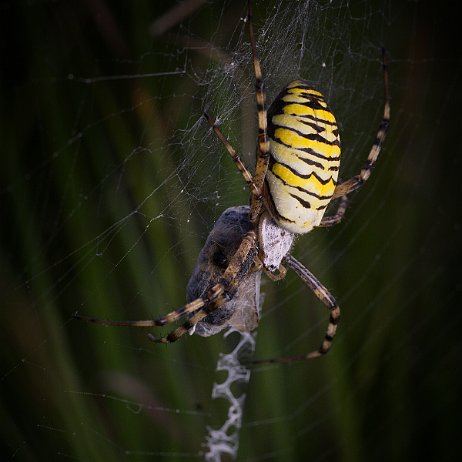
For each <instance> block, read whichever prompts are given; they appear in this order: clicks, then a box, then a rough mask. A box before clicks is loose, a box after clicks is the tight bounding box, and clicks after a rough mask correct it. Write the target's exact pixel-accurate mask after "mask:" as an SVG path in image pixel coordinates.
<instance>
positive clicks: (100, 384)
mask: <svg viewBox="0 0 462 462" xmlns="http://www.w3.org/2000/svg"><path fill="white" fill-rule="evenodd" d="M242 3H243V2H242ZM321 5H323V4H321ZM454 5H457V6H452V5H451V6H450V4H449V3H447V4H446V3H445V4H443V3H441V2H440V3H436V2H418V1H415V2H398V1H392V2H366V3H364V2H360V1H353V2H351V3H350V6H349V7H347V5H341V7H340V8H339V9H336V8H334V7H333V6H331V5H330V3H329V2H326V4H325V5H324V6H325V8H320V9H319V10H318V11H319V14H321V12H322V15H324V16H322V17H323V18H328V19H329V20H330V21H331V22H327V21H326V23H325V26H326V27H328V26H329V27H335V26H337V27H340V26H341V24H343V21H344V20H345V17H346V18H347V22H348V27H349V28H350V34H351V35H350V36H349V40H350V41H351V43H346V42H342V43H338V44H336V46H337V47H338V49H339V50H345V49H348V47H349V45H352V46H354V44H355V43H357V42H363V41H364V42H368V41H370V43H371V44H373V45H374V46H375V47H377V49H378V47H379V46H380V45H381V44H380V43H378V42H379V40H383V42H384V43H383V44H384V45H385V46H386V48H387V50H388V53H389V62H390V91H391V95H392V125H391V129H390V133H389V136H388V138H387V140H386V144H385V150H384V152H383V154H382V157H381V158H380V160H379V165H378V167H377V169H376V171H375V172H374V176H373V177H372V178H371V180H370V182H369V183H370V184H368V185H366V186H365V188H364V191H361V192H358V193H357V195H356V196H355V198H354V199H353V204H352V211H351V212H350V213H349V215H348V217H347V220H346V223H345V224H344V225H342V228H341V229H340V228H339V230H338V231H337V230H334V229H332V230H328V231H323V232H316V233H313V237H311V236H310V237H304V238H302V239H300V241H299V243H298V244H297V246H296V248H295V250H294V253H295V255H297V257H299V258H300V259H301V260H303V261H304V262H305V263H306V264H307V265H309V267H310V268H311V269H312V270H313V272H315V274H317V275H318V276H319V277H320V278H321V279H322V280H323V281H324V282H325V283H326V284H327V285H328V287H330V288H331V289H332V291H333V292H334V293H335V295H336V297H337V299H338V300H339V303H340V305H341V306H342V308H343V315H342V323H341V326H340V330H339V335H338V338H337V341H336V343H335V345H334V349H333V351H332V352H331V353H330V354H329V356H328V357H326V358H323V359H320V360H317V361H313V362H311V363H302V364H297V365H292V366H274V367H262V368H260V369H258V370H256V371H254V373H253V375H252V379H251V383H250V385H249V388H248V390H247V399H246V406H245V409H244V426H243V429H242V431H241V445H240V452H239V457H238V459H239V460H281V461H286V460H336V461H339V460H341V461H362V460H397V461H399V460H403V461H404V460H406V461H409V460H422V459H425V460H438V461H442V460H453V459H454V458H455V457H456V456H457V455H458V452H457V449H458V437H459V433H460V428H461V427H460V426H461V418H460V416H461V411H462V409H461V406H460V404H461V400H460V385H461V383H460V380H459V375H460V374H459V369H460V356H461V337H460V325H461V315H460V308H461V305H460V291H461V289H462V285H461V280H460V272H459V266H460V261H459V247H460V240H461V220H460V205H459V202H458V201H459V197H460V179H459V169H460V166H461V165H460V164H461V162H460V133H461V130H462V124H461V115H460V108H461V105H462V101H461V92H460V86H461V84H460V83H461V76H462V73H461V70H462V69H461V49H460V48H461V47H460V42H461V40H460V32H459V30H458V28H459V27H460V25H458V24H457V23H455V20H456V18H460V14H461V11H460V6H458V4H456V3H454ZM170 7H171V5H170V2H149V1H141V0H140V1H137V2H133V3H132V2H120V1H112V2H109V1H104V0H100V1H97V2H92V1H80V2H78V1H55V2H45V1H35V2H34V1H33V2H13V1H10V2H2V3H1V7H0V8H1V9H0V47H1V59H0V63H1V94H0V111H1V115H0V117H1V123H0V130H1V131H0V140H1V148H0V149H1V153H2V155H1V159H2V165H3V166H2V168H1V173H0V175H1V191H0V200H1V204H0V207H1V208H0V210H1V214H2V216H1V230H0V232H1V250H0V272H1V274H0V287H1V300H2V301H1V305H2V310H1V316H2V319H1V327H2V335H1V338H2V349H1V360H2V362H1V370H0V385H1V389H2V401H1V405H0V421H1V424H0V426H1V434H2V460H21V461H23V460H25V461H26V460H27V461H29V460H30V461H33V460H61V459H69V458H70V459H76V460H82V461H90V460H94V461H100V460H164V459H165V460H177V459H178V460H180V459H181V460H184V458H191V459H195V458H196V455H197V454H198V452H199V451H200V450H201V443H202V442H203V441H204V435H205V428H206V425H209V424H214V419H215V418H216V415H218V414H220V406H219V403H217V402H215V401H213V400H212V399H211V397H210V395H211V387H212V384H213V382H214V381H216V380H221V379H223V376H220V375H217V373H216V372H215V362H216V359H217V356H218V353H219V352H220V351H223V350H224V349H226V346H224V344H223V340H222V338H221V337H220V338H218V337H217V338H213V339H206V340H204V339H201V338H195V337H188V338H185V339H182V341H181V342H179V343H177V344H175V345H172V346H168V347H159V346H157V345H153V344H150V343H149V342H148V341H147V339H146V336H145V335H146V331H145V330H142V331H137V330H130V329H119V328H103V327H100V326H91V325H85V324H81V323H78V322H76V321H73V320H72V313H73V312H75V311H76V310H79V311H81V312H85V313H88V314H93V315H95V316H99V317H107V318H112V319H121V318H128V319H143V318H149V317H155V316H158V315H159V314H161V313H164V312H166V311H168V310H169V309H172V308H174V307H177V306H181V304H182V303H183V302H184V292H185V287H186V283H187V280H188V276H189V274H190V273H191V271H192V268H193V266H194V262H195V258H196V256H197V253H198V251H199V249H200V246H201V244H202V243H203V241H204V240H205V237H206V235H207V230H208V229H210V227H211V226H212V224H213V221H214V220H215V219H216V217H217V216H218V215H219V213H221V211H222V210H223V209H224V208H226V207H227V206H229V205H232V204H239V203H243V202H245V200H246V198H247V193H246V192H244V191H243V189H242V183H240V181H241V180H240V178H239V177H238V176H237V175H234V170H233V167H232V166H231V165H229V164H230V162H229V160H228V159H227V158H226V156H224V155H223V153H221V152H220V149H221V150H222V148H221V147H220V146H219V145H217V144H216V143H214V142H212V141H210V140H212V138H207V140H208V141H207V143H209V145H210V149H209V150H208V152H202V153H199V151H200V149H198V148H197V149H196V151H195V154H194V155H193V156H190V157H187V158H186V157H185V156H187V152H186V151H187V149H185V148H191V146H193V144H192V143H191V137H190V136H189V138H188V141H186V140H185V141H183V139H182V136H183V134H184V133H183V132H181V131H180V133H178V132H177V131H176V130H182V129H185V128H187V127H191V126H192V125H194V123H195V122H196V121H197V120H199V119H200V111H201V110H202V104H203V102H202V97H201V96H200V95H201V94H203V93H204V89H201V80H200V78H196V74H195V72H197V75H205V76H207V75H208V74H207V69H208V68H211V66H212V64H211V63H212V62H214V59H215V58H213V56H212V55H213V50H212V45H211V44H213V45H214V46H215V47H217V49H219V48H220V47H223V48H225V49H226V51H227V52H232V47H233V41H232V40H231V39H230V38H229V37H231V36H232V37H234V38H236V41H237V42H239V40H238V38H239V33H241V32H242V33H243V34H245V29H243V28H242V24H240V21H239V18H240V17H241V16H242V15H243V14H245V7H244V6H243V4H241V2H232V3H223V4H222V3H221V2H211V3H207V4H204V5H202V6H199V7H198V8H197V9H196V10H195V11H193V12H191V13H185V17H184V19H183V20H182V21H180V23H179V24H175V25H173V26H172V27H171V28H170V29H169V30H168V31H165V32H162V31H161V32H160V34H159V35H158V36H156V37H154V38H153V35H152V34H151V33H150V27H152V24H153V22H154V21H155V20H156V18H159V17H161V15H162V14H163V13H165V12H166V11H168V10H169V9H170ZM291 8H292V2H283V7H282V10H284V11H286V12H287V11H289V12H290V9H291ZM342 8H343V9H346V10H347V11H348V14H347V15H346V16H345V17H344V16H340V15H339V11H342ZM272 11H273V10H272V8H271V5H270V4H269V3H268V2H265V4H264V5H263V4H262V3H260V2H257V4H256V6H255V16H256V21H255V23H256V30H257V31H259V30H260V27H261V26H262V24H267V23H268V22H269V19H268V18H270V17H271V12H272ZM315 13H316V11H315V12H314V13H312V14H313V15H314V14H315ZM316 14H318V13H316ZM313 17H315V16H313ZM276 20H277V16H276ZM332 25H333V26H332ZM236 31H238V32H236ZM333 35H334V36H335V30H334V31H333ZM244 36H245V35H244ZM321 36H322V35H321ZM343 39H345V37H344V36H342V35H341V34H340V33H339V34H338V40H339V42H340V41H341V40H343ZM244 40H245V38H244ZM281 40H282V39H281ZM204 41H207V42H204ZM193 43H195V44H196V45H197V46H196V48H194V47H193ZM204 43H208V45H204ZM240 43H241V45H242V41H241V42H240ZM262 43H264V42H262ZM244 45H245V44H244ZM261 46H262V48H263V47H264V45H263V44H262V45H261ZM370 48H373V47H370ZM370 48H369V49H368V53H369V52H370V54H369V55H368V56H367V57H366V56H365V54H363V55H362V58H361V59H362V62H363V63H364V62H368V63H369V65H370V66H371V68H370V70H369V71H368V78H369V79H370V80H373V81H376V82H378V83H377V84H376V85H375V87H374V88H376V90H377V88H380V82H381V75H380V73H379V72H378V70H379V65H378V64H379V59H378V56H377V55H374V54H373V52H371V50H370ZM309 51H310V49H308V51H307V54H308V56H307V59H308V60H309V59H312V56H311V55H309ZM311 51H313V52H314V51H315V50H314V48H313V49H312V50H311ZM261 52H262V55H263V69H264V70H265V59H264V58H265V51H264V49H262V51H261ZM349 57H350V61H349V62H348V63H346V64H345V63H342V64H341V65H339V72H341V73H342V82H343V86H342V87H340V88H339V87H337V86H336V87H335V88H336V89H337V90H336V91H337V92H338V94H339V98H337V99H336V101H337V102H336V103H333V105H334V106H335V104H336V105H337V107H338V108H339V111H338V114H339V115H338V118H339V120H340V121H341V123H342V126H343V129H344V132H345V133H344V135H343V134H342V140H343V143H344V146H347V152H351V153H352V152H353V151H356V150H357V151H360V152H359V153H358V152H356V153H355V154H354V155H353V154H351V157H350V159H351V162H348V163H347V165H346V166H345V167H342V168H345V169H346V172H347V174H354V173H356V170H357V168H359V165H360V162H361V161H362V159H363V158H364V159H365V157H366V155H367V149H368V146H370V144H371V143H372V140H373V134H374V130H375V128H369V127H375V126H376V125H377V123H378V120H379V116H380V104H381V103H380V101H381V98H380V91H375V93H374V95H373V96H371V97H370V99H368V98H369V96H367V95H368V93H367V91H366V90H364V91H361V90H360V89H358V81H356V80H355V78H356V77H355V75H354V74H353V73H352V75H349V74H348V69H350V70H352V69H354V68H353V67H352V66H353V63H354V62H355V60H354V53H353V52H352V53H351V54H350V55H349ZM270 60H271V57H268V63H269V62H270ZM267 68H269V64H268V66H267ZM183 69H186V73H185V75H183V74H182V73H181V72H182V70H183ZM355 69H356V70H357V68H355ZM166 72H174V73H175V75H171V76H168V75H157V74H158V73H166ZM300 72H303V69H302V70H301V71H300ZM148 74H154V75H152V76H151V77H150V76H149V75H148ZM275 74H276V73H275V72H274V73H273V75H272V76H271V77H272V78H273V79H276V80H282V81H283V80H285V79H286V77H285V76H280V75H279V76H278V75H275ZM135 75H138V76H139V77H135ZM215 75H216V74H215ZM124 76H127V77H124ZM86 79H89V80H86ZM210 81H212V80H210ZM274 81H275V80H274ZM214 82H215V80H214ZM205 87H207V85H205ZM269 87H270V92H273V94H274V92H275V91H277V89H274V88H271V85H269ZM207 91H209V92H210V90H209V89H208V88H206V89H205V92H206V93H207ZM353 91H358V92H359V93H358V95H359V96H358V101H361V102H362V105H361V106H359V107H355V106H353V105H351V104H350V105H347V104H345V102H347V101H349V96H348V94H349V93H348V92H353ZM201 92H202V93H201ZM333 93H335V91H333ZM226 97H227V96H226V95H221V94H219V90H218V94H217V91H215V93H214V98H215V100H218V101H219V100H220V98H225V99H226ZM334 100H335V99H334ZM217 104H218V105H219V103H217ZM225 104H226V103H223V105H225ZM342 121H343V122H342ZM225 122H226V120H225ZM349 127H350V128H351V129H350V130H348V128H349ZM361 127H362V128H361ZM238 129H239V128H238ZM185 133H186V135H192V134H193V133H194V134H196V135H197V134H199V137H200V138H202V139H205V136H206V135H205V133H206V127H204V126H201V125H198V129H197V131H194V132H193V131H189V132H185ZM235 136H236V135H235ZM252 136H253V135H252ZM243 138H244V135H243ZM236 139H237V140H239V136H237V138H236ZM237 142H238V143H239V141H237ZM242 142H243V144H244V145H245V140H244V141H242ZM348 146H350V148H348ZM356 148H358V149H356ZM216 152H220V154H219V155H218V154H214V153H216ZM217 162H221V164H223V167H221V166H220V167H218V166H217V165H218V164H217ZM221 164H220V165H221ZM344 175H345V173H344ZM216 191H220V194H222V196H221V197H220V198H218V196H217V197H215V196H214V195H215V192H216ZM263 289H264V292H265V305H264V310H265V312H266V313H267V316H266V317H265V318H264V319H263V321H262V323H261V324H260V328H259V330H258V347H257V353H256V354H257V356H258V357H265V356H277V355H279V354H291V353H295V352H303V351H308V350H309V349H311V348H313V347H315V346H316V345H317V342H318V339H321V338H322V332H323V329H324V326H325V323H326V321H327V316H326V313H325V312H324V311H323V308H322V307H321V305H320V303H319V302H317V301H316V300H315V299H314V297H312V296H311V295H308V292H307V290H306V289H304V288H303V287H302V286H301V283H300V282H299V281H297V280H296V278H295V277H293V276H288V278H287V281H285V282H282V283H278V284H269V283H266V284H265V285H264V286H263ZM307 306H308V308H307ZM197 457H198V456H197Z"/></svg>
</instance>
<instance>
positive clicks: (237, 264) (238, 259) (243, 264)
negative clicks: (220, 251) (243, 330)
mask: <svg viewBox="0 0 462 462" xmlns="http://www.w3.org/2000/svg"><path fill="white" fill-rule="evenodd" d="M257 253H258V248H257V235H256V233H255V231H253V230H251V231H249V232H247V234H245V236H244V237H243V238H242V241H241V243H240V245H239V248H238V249H237V251H236V252H235V253H234V255H233V256H232V257H231V259H230V262H229V264H228V267H227V268H226V270H225V271H224V273H223V275H222V277H221V279H220V281H219V282H218V283H217V284H215V285H214V286H213V287H212V289H210V290H209V291H208V293H207V303H204V304H203V305H202V306H201V307H200V308H199V309H198V310H197V312H196V313H194V314H193V316H192V317H191V318H190V319H188V320H187V321H186V322H185V323H184V324H183V325H182V326H180V327H178V328H177V329H175V330H173V331H172V332H170V333H169V334H168V335H167V336H165V337H155V336H154V335H152V334H148V337H149V339H150V340H152V341H153V342H156V343H172V342H175V341H176V340H178V339H179V338H180V337H181V336H183V335H184V334H186V333H187V332H188V331H189V330H190V329H192V328H194V326H195V325H196V324H197V323H198V322H199V321H201V320H202V319H204V318H205V317H206V316H207V315H208V314H210V313H211V312H213V311H215V310H216V309H218V308H220V306H222V305H223V303H225V302H226V301H228V300H230V299H231V298H232V297H233V296H234V294H235V293H236V290H237V287H238V285H239V283H240V282H241V281H242V279H243V278H244V277H245V276H247V274H248V273H249V271H251V268H252V266H253V263H254V259H255V257H256V256H257ZM197 300H202V299H200V298H199V299H197ZM191 303H194V302H191ZM173 313H174V312H173ZM169 314H172V313H169ZM167 316H169V315H167Z"/></svg>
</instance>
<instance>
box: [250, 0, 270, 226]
mask: <svg viewBox="0 0 462 462" xmlns="http://www.w3.org/2000/svg"><path fill="white" fill-rule="evenodd" d="M247 22H248V25H249V39H250V45H251V47H252V58H253V69H254V74H255V98H256V103H257V113H258V146H257V159H256V163H255V175H254V178H253V181H254V183H255V185H256V186H257V187H258V188H259V189H260V191H262V190H263V183H264V181H265V177H266V172H267V170H268V163H269V150H270V143H269V139H268V119H267V112H266V92H265V89H264V84H263V77H262V72H261V65H260V58H259V57H258V54H257V45H256V43H255V35H254V32H253V17H252V4H251V0H248V6H247ZM262 206H263V203H262V201H261V200H258V197H256V196H255V195H253V196H252V200H251V212H250V220H251V222H252V223H256V221H257V218H258V216H259V215H260V212H261V209H262ZM268 210H269V209H268Z"/></svg>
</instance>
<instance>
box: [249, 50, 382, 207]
mask: <svg viewBox="0 0 462 462" xmlns="http://www.w3.org/2000/svg"><path fill="white" fill-rule="evenodd" d="M382 68H383V93H384V106H383V118H382V121H381V122H380V125H379V130H378V132H377V136H376V138H375V141H374V144H373V145H372V148H371V150H370V152H369V155H368V156H367V160H366V163H365V164H364V166H363V168H362V169H361V171H360V173H359V175H355V176H354V177H353V178H350V179H349V180H347V181H344V182H343V183H340V184H339V185H338V186H337V187H336V189H335V191H334V194H333V196H332V199H335V198H336V197H340V196H344V195H346V194H350V193H351V192H352V191H355V190H357V189H359V188H360V187H361V186H362V185H363V184H364V183H365V182H366V181H367V180H368V178H369V177H370V175H371V172H372V169H373V168H374V166H375V162H376V161H377V158H378V157H379V154H380V150H381V149H382V144H383V142H384V140H385V136H386V134H387V130H388V126H389V123H390V96H389V94H388V65H387V61H386V56H385V49H382ZM256 184H257V185H258V183H256Z"/></svg>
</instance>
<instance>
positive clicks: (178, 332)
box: [148, 284, 226, 343]
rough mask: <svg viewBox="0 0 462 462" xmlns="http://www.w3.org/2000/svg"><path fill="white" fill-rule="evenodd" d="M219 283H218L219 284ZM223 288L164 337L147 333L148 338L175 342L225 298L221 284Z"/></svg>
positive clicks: (159, 341)
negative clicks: (212, 299)
mask: <svg viewBox="0 0 462 462" xmlns="http://www.w3.org/2000/svg"><path fill="white" fill-rule="evenodd" d="M219 285H220V284H219ZM221 287H222V288H223V290H222V291H221V292H220V294H219V295H218V296H217V299H216V300H214V301H212V302H211V303H210V305H209V306H204V307H203V308H202V309H200V310H199V311H198V312H197V313H195V314H194V315H193V316H192V317H191V318H190V319H188V320H187V321H186V322H185V323H183V324H182V325H181V326H180V327H177V328H176V329H175V330H173V331H171V332H170V333H169V334H168V335H166V336H165V337H156V336H154V335H152V334H148V338H149V340H152V341H153V342H155V343H173V342H176V341H177V340H178V339H179V338H180V337H182V336H183V335H184V334H186V333H187V332H189V331H190V330H191V329H193V328H194V327H195V326H196V324H197V323H198V322H199V321H202V319H204V318H205V317H206V316H207V315H208V314H209V313H211V312H212V311H214V310H216V309H218V308H219V307H220V306H221V305H222V304H223V303H224V302H225V300H226V298H225V295H224V286H221Z"/></svg>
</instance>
